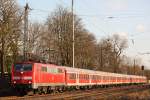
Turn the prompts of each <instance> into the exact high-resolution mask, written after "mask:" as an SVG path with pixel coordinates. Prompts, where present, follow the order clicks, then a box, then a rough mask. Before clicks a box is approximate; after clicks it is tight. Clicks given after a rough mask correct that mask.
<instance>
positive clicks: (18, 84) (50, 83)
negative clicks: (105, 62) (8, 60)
mask: <svg viewBox="0 0 150 100" xmlns="http://www.w3.org/2000/svg"><path fill="white" fill-rule="evenodd" d="M146 82H147V78H146V77H145V76H137V75H126V74H117V73H110V72H103V71H94V70H88V69H81V68H72V67H67V66H58V65H55V64H46V63H37V62H21V63H16V64H14V65H12V69H11V83H12V86H13V87H14V88H15V89H17V90H19V91H33V92H34V93H35V92H39V93H49V92H51V91H54V90H58V91H63V90H66V89H71V88H73V89H82V88H92V87H97V86H112V85H129V84H144V83H146Z"/></svg>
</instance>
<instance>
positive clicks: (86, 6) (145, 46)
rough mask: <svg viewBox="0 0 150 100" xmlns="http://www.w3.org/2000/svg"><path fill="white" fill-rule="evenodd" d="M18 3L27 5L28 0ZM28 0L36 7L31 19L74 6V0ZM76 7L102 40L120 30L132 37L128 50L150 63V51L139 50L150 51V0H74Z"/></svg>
mask: <svg viewBox="0 0 150 100" xmlns="http://www.w3.org/2000/svg"><path fill="white" fill-rule="evenodd" d="M18 3H19V4H20V5H21V7H22V8H23V6H24V5H25V0H18ZM28 3H29V6H30V8H31V9H32V10H31V11H30V15H29V18H30V21H39V22H44V21H45V20H46V18H47V16H48V15H49V14H50V13H51V12H52V11H54V10H55V9H56V7H57V6H59V5H62V6H64V7H67V8H68V9H70V10H71V0H28ZM74 11H75V13H76V14H77V15H78V16H79V17H80V18H82V21H83V24H84V25H85V27H86V29H88V30H89V31H90V32H91V33H93V34H94V35H95V36H96V38H97V39H98V40H99V39H100V38H102V37H104V36H108V35H111V34H114V33H117V34H120V35H121V36H123V37H125V38H128V40H129V48H128V49H127V50H126V54H127V55H129V56H131V57H134V58H138V57H141V58H142V61H143V64H144V65H146V66H147V67H148V66H149V65H150V55H140V54H138V53H145V52H150V44H149V43H150V29H149V26H150V20H149V18H150V0H74ZM133 40H134V42H133ZM149 68H150V66H149Z"/></svg>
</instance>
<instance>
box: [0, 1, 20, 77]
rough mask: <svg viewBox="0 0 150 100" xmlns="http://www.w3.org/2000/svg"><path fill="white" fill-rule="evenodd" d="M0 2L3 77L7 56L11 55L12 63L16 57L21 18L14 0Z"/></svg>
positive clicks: (0, 55) (0, 47)
mask: <svg viewBox="0 0 150 100" xmlns="http://www.w3.org/2000/svg"><path fill="white" fill-rule="evenodd" d="M0 2H1V3H0V66H1V74H2V76H3V73H4V66H5V65H6V64H5V62H6V58H7V56H10V55H12V57H13V59H12V60H13V61H15V58H16V56H17V52H18V41H19V40H18V39H19V36H20V34H19V33H20V32H21V30H20V26H21V21H22V16H21V13H20V11H19V8H18V5H17V3H16V1H15V0H0ZM6 68H7V67H5V69H6Z"/></svg>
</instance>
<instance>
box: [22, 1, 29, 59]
mask: <svg viewBox="0 0 150 100" xmlns="http://www.w3.org/2000/svg"><path fill="white" fill-rule="evenodd" d="M28 9H29V6H28V3H26V6H25V14H24V41H23V54H24V61H26V60H27V49H28V48H27V42H28Z"/></svg>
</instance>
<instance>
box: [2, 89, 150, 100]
mask: <svg viewBox="0 0 150 100" xmlns="http://www.w3.org/2000/svg"><path fill="white" fill-rule="evenodd" d="M5 99H6V100H7V99H9V100H16V99H18V100H20V99H22V100H26V99H28V100H150V88H149V87H146V88H141V89H137V88H135V87H134V88H132V89H131V88H122V89H121V90H119V89H118V90H117V88H113V89H108V88H106V89H92V90H88V91H87V90H86V91H80V90H78V91H70V92H68V91H67V92H64V93H58V94H50V95H40V96H39V95H35V96H24V97H17V96H9V97H2V98H1V97H0V100H5Z"/></svg>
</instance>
